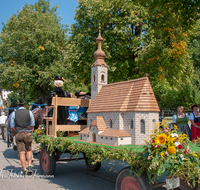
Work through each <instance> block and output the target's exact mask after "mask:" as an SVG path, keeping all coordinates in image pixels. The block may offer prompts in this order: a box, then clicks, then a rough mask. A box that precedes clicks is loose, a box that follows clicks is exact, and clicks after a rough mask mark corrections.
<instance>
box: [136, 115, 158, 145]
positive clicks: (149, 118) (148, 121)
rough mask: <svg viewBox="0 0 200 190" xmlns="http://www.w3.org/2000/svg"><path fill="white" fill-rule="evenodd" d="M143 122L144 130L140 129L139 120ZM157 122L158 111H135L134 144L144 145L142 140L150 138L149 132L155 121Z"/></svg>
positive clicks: (152, 128)
mask: <svg viewBox="0 0 200 190" xmlns="http://www.w3.org/2000/svg"><path fill="white" fill-rule="evenodd" d="M142 120H143V121H144V122H145V131H144V133H142V131H141V122H142ZM156 122H159V113H158V112H157V113H155V112H137V113H135V142H134V144H136V145H144V144H145V142H144V140H149V139H150V136H149V135H150V134H151V133H152V130H154V128H155V123H156Z"/></svg>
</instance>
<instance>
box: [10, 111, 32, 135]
mask: <svg viewBox="0 0 200 190" xmlns="http://www.w3.org/2000/svg"><path fill="white" fill-rule="evenodd" d="M20 109H25V108H24V107H20V108H19V109H18V110H20ZM29 115H30V118H31V121H30V126H35V119H34V116H33V113H32V112H31V111H29ZM10 126H11V128H14V127H15V112H13V113H12V114H11V119H10ZM21 131H22V130H21Z"/></svg>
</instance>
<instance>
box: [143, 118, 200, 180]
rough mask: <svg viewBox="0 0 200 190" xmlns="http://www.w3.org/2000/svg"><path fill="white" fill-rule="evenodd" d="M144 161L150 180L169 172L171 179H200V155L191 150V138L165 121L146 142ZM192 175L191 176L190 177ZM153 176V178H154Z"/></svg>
mask: <svg viewBox="0 0 200 190" xmlns="http://www.w3.org/2000/svg"><path fill="white" fill-rule="evenodd" d="M145 142H146V145H145V146H144V154H143V161H144V164H145V166H143V167H146V169H147V174H148V177H149V179H151V180H152V178H153V177H160V176H161V175H162V174H163V173H164V172H168V176H169V177H175V176H176V177H181V178H183V177H184V180H186V181H187V182H189V181H190V180H191V179H193V180H194V179H195V178H197V177H198V178H199V177H200V166H199V165H200V160H199V159H200V154H199V153H197V154H196V153H192V151H191V150H190V149H189V144H190V141H189V138H188V137H187V135H186V134H183V133H181V132H179V131H178V130H177V126H176V125H174V124H168V123H167V122H166V121H163V122H162V124H160V125H159V124H157V126H156V129H155V130H154V131H152V134H151V135H150V140H149V141H147V140H145ZM189 174H191V175H189ZM152 176H153V177H152Z"/></svg>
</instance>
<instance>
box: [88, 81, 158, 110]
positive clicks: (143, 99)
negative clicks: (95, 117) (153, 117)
mask: <svg viewBox="0 0 200 190" xmlns="http://www.w3.org/2000/svg"><path fill="white" fill-rule="evenodd" d="M129 111H134V112H159V111H160V109H159V107H158V103H157V101H156V98H155V95H154V92H153V90H152V87H151V84H150V82H149V79H148V77H143V78H139V79H134V80H129V81H124V82H118V83H112V84H107V85H103V86H102V88H101V90H100V91H99V93H98V94H97V95H96V96H95V98H94V99H93V101H92V103H91V104H90V107H89V108H88V110H87V113H96V112H129Z"/></svg>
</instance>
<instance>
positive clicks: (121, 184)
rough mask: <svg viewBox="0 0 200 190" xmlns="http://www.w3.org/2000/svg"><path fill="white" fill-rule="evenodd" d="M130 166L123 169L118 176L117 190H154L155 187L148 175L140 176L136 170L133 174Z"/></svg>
mask: <svg viewBox="0 0 200 190" xmlns="http://www.w3.org/2000/svg"><path fill="white" fill-rule="evenodd" d="M130 169H131V167H130V166H128V167H126V168H124V169H122V170H121V171H120V172H119V174H118V175H117V179H116V182H115V190H130V189H133V190H153V189H154V188H153V185H152V184H150V183H149V179H148V177H147V175H146V173H143V174H142V175H141V176H139V175H138V174H137V173H136V171H135V170H133V171H132V172H131V175H130Z"/></svg>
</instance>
